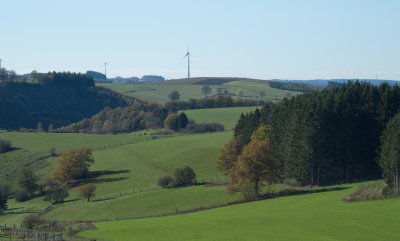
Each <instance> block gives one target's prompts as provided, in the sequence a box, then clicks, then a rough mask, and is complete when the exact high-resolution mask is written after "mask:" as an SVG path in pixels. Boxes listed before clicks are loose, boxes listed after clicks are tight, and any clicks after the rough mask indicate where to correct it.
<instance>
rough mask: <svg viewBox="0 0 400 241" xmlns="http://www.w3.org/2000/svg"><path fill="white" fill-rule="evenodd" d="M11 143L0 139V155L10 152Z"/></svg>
mask: <svg viewBox="0 0 400 241" xmlns="http://www.w3.org/2000/svg"><path fill="white" fill-rule="evenodd" d="M11 149H12V148H11V142H10V141H7V140H1V139H0V154H1V153H4V152H8V151H11Z"/></svg>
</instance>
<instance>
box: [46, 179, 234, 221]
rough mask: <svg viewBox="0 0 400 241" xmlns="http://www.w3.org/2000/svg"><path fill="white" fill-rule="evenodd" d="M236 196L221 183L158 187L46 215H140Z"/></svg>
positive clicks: (75, 217) (211, 203) (77, 217)
mask: <svg viewBox="0 0 400 241" xmlns="http://www.w3.org/2000/svg"><path fill="white" fill-rule="evenodd" d="M205 197H207V198H205ZM238 198H240V196H239V195H232V196H230V195H227V194H226V193H225V191H224V187H223V186H193V187H185V188H172V189H161V190H155V191H147V192H140V193H134V194H129V195H125V196H121V197H118V198H116V199H111V200H107V201H100V202H91V203H88V202H84V201H79V202H73V203H71V204H68V203H67V204H65V205H63V206H60V207H57V208H56V209H54V210H52V211H51V212H50V213H49V214H47V215H46V216H45V218H46V219H49V220H54V219H55V220H61V221H70V220H96V219H111V220H112V219H114V218H128V217H143V216H150V215H162V214H168V213H175V212H176V211H179V210H180V211H183V210H189V209H193V208H199V207H210V206H214V205H219V204H222V203H226V202H231V201H235V200H237V199H238ZM77 210H80V211H79V212H77Z"/></svg>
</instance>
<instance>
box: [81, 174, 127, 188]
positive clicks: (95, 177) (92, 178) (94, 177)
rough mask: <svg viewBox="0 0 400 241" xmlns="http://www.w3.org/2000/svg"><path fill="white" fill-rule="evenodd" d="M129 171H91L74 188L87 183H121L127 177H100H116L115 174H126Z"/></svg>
mask: <svg viewBox="0 0 400 241" xmlns="http://www.w3.org/2000/svg"><path fill="white" fill-rule="evenodd" d="M128 172H129V170H119V171H110V170H104V171H92V172H89V173H88V174H87V176H86V178H85V179H82V180H79V181H78V182H77V183H76V184H75V185H74V186H80V185H84V184H88V183H94V184H99V183H105V182H117V181H122V180H125V179H127V177H106V178H101V177H102V176H105V175H116V174H121V173H128Z"/></svg>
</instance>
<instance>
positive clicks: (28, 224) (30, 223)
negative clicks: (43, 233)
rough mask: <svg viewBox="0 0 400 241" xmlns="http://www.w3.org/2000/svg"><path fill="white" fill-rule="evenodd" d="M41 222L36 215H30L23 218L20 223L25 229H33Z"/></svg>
mask: <svg viewBox="0 0 400 241" xmlns="http://www.w3.org/2000/svg"><path fill="white" fill-rule="evenodd" d="M41 223H42V222H41V220H40V218H39V217H38V216H37V215H30V216H27V217H25V218H24V220H23V221H22V227H24V228H27V229H33V228H34V227H35V226H37V225H39V224H41Z"/></svg>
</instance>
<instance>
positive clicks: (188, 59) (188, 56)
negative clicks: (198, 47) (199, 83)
mask: <svg viewBox="0 0 400 241" xmlns="http://www.w3.org/2000/svg"><path fill="white" fill-rule="evenodd" d="M190 56H191V54H190V52H189V50H187V51H186V55H185V56H184V58H186V57H187V61H188V79H190Z"/></svg>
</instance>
